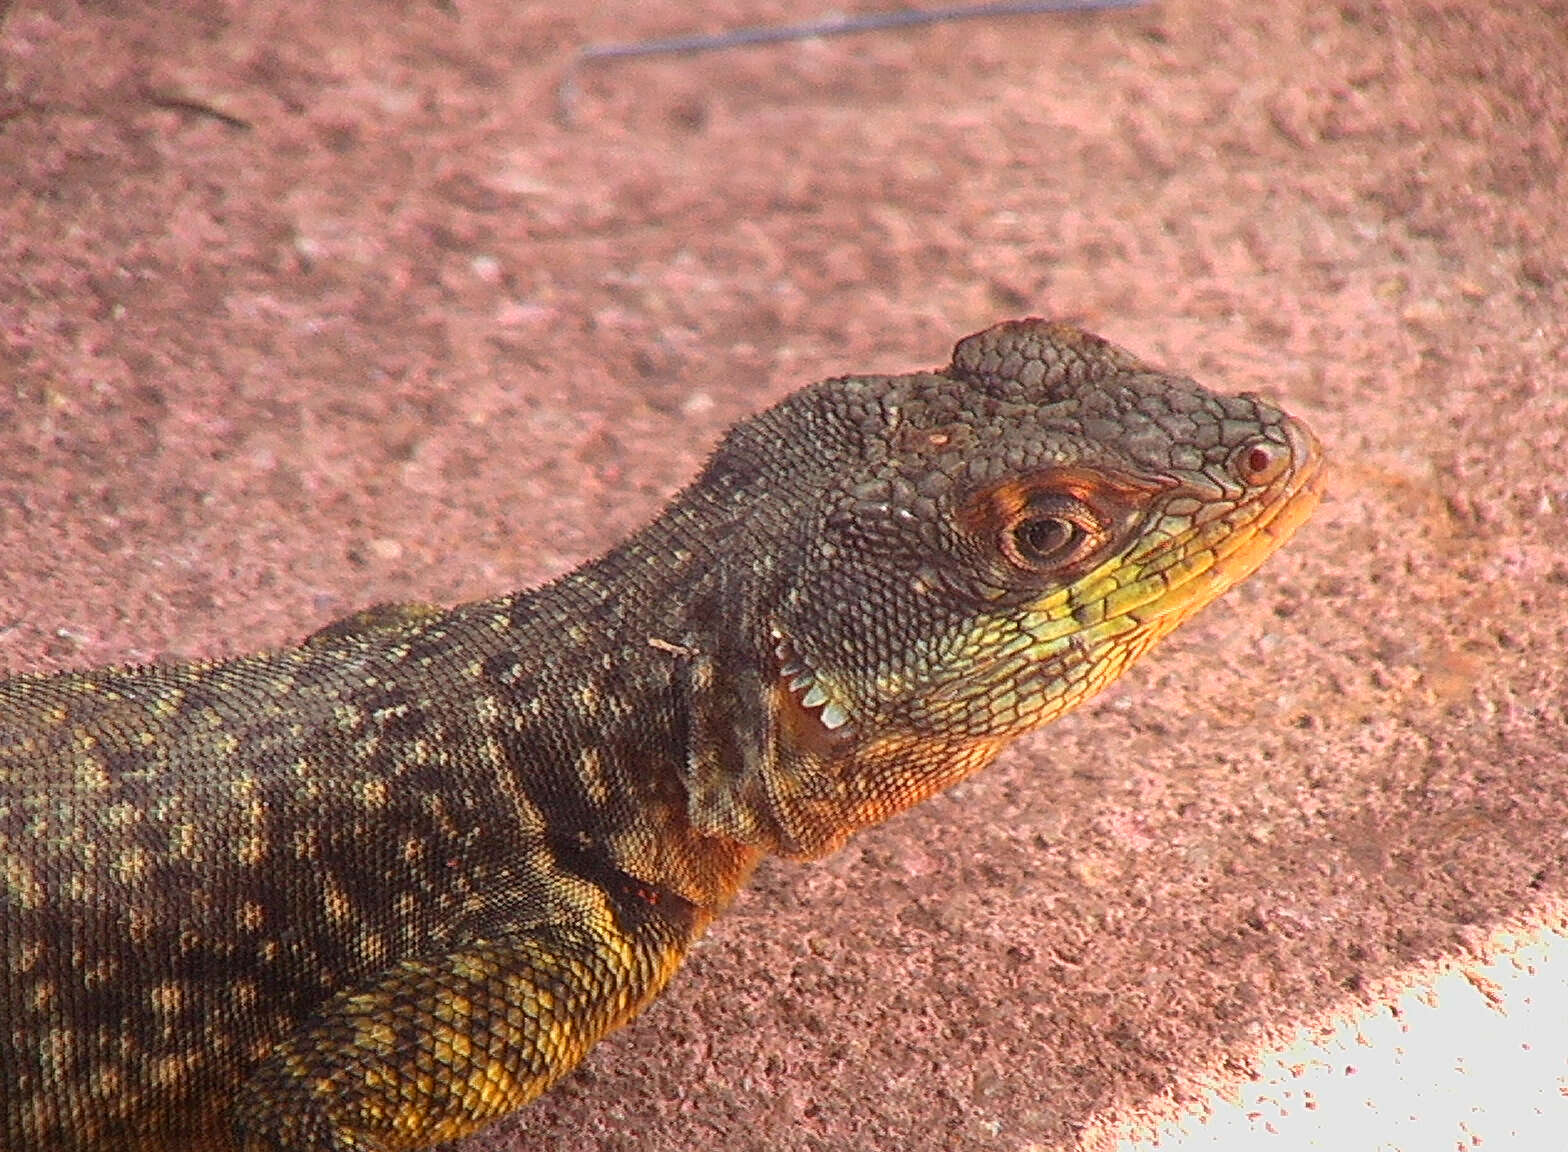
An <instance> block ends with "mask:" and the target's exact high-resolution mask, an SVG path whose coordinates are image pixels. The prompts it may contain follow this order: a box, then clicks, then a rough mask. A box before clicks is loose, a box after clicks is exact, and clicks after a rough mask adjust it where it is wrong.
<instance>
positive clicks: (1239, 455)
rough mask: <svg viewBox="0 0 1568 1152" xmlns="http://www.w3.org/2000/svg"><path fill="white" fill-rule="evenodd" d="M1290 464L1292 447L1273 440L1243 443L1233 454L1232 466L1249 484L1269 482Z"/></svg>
mask: <svg viewBox="0 0 1568 1152" xmlns="http://www.w3.org/2000/svg"><path fill="white" fill-rule="evenodd" d="M1289 464H1290V449H1289V448H1288V447H1286V446H1285V445H1284V444H1276V443H1274V442H1273V441H1271V440H1254V441H1253V442H1252V443H1250V444H1243V445H1242V446H1241V447H1240V448H1238V449H1237V450H1236V452H1235V454H1234V455H1233V456H1231V468H1232V470H1233V471H1234V472H1235V473H1236V476H1237V478H1238V479H1240V480H1242V481H1244V482H1245V483H1247V484H1255V485H1256V484H1268V483H1270V482H1272V481H1274V480H1275V479H1277V478H1278V477H1279V474H1280V473H1281V472H1283V471H1285V469H1286V467H1288V466H1289Z"/></svg>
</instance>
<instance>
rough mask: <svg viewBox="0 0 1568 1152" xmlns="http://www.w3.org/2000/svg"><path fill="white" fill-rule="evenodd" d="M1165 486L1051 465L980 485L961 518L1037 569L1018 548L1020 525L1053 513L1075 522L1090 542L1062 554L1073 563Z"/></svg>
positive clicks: (968, 527)
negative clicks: (1051, 466)
mask: <svg viewBox="0 0 1568 1152" xmlns="http://www.w3.org/2000/svg"><path fill="white" fill-rule="evenodd" d="M1166 487H1168V484H1165V483H1161V482H1159V481H1151V480H1148V479H1144V478H1142V477H1135V476H1129V475H1124V474H1117V473H1111V472H1106V471H1097V470H1090V469H1087V468H1070V467H1069V468H1049V469H1043V470H1041V471H1039V472H1036V473H1034V474H1033V475H1030V476H1026V477H1023V478H1019V479H1012V480H1005V481H1003V482H1002V483H1000V484H994V485H991V486H990V487H987V488H982V489H981V490H980V491H978V492H976V493H975V494H974V495H973V496H971V497H970V498H969V499H968V500H966V501H965V502H964V504H963V506H962V507H961V508H960V510H959V521H960V523H961V524H962V525H963V527H964V528H965V530H967V531H969V532H971V533H973V534H974V535H975V536H977V537H979V538H981V539H985V540H991V541H995V542H999V544H1000V547H1001V550H1002V552H1003V553H1004V555H1006V556H1007V558H1008V560H1009V561H1010V562H1012V563H1014V564H1017V565H1019V566H1020V567H1023V568H1027V569H1036V568H1038V567H1039V565H1038V564H1037V563H1035V562H1032V561H1031V560H1029V559H1028V558H1027V557H1025V556H1024V555H1023V554H1022V552H1021V550H1020V548H1019V543H1018V541H1017V540H1016V539H1015V538H1014V533H1016V532H1017V531H1018V530H1019V529H1020V528H1021V527H1023V526H1024V525H1027V524H1028V523H1029V522H1031V521H1034V520H1042V519H1052V520H1059V521H1062V522H1063V523H1064V524H1067V525H1071V526H1073V527H1076V528H1077V529H1078V530H1079V531H1080V532H1081V533H1082V534H1083V543H1085V544H1088V545H1089V547H1088V548H1079V549H1076V550H1074V551H1073V552H1072V553H1071V554H1070V555H1069V556H1066V557H1064V559H1065V561H1066V562H1068V563H1071V562H1073V561H1074V560H1076V559H1079V558H1081V557H1082V556H1083V555H1084V554H1086V552H1089V551H1094V550H1096V549H1097V546H1098V545H1099V544H1101V543H1103V542H1104V541H1105V539H1106V538H1107V537H1108V536H1110V535H1112V534H1114V532H1115V531H1116V529H1117V527H1118V526H1119V525H1122V524H1126V523H1128V522H1129V521H1130V520H1131V519H1132V518H1133V516H1134V514H1135V513H1137V512H1138V511H1139V510H1141V509H1142V508H1143V506H1144V505H1145V504H1147V503H1148V501H1149V500H1150V499H1151V498H1152V497H1153V496H1155V495H1156V494H1157V493H1159V492H1160V491H1162V490H1164V489H1165V488H1166ZM1048 566H1049V567H1057V566H1058V564H1055V563H1053V564H1050V565H1048Z"/></svg>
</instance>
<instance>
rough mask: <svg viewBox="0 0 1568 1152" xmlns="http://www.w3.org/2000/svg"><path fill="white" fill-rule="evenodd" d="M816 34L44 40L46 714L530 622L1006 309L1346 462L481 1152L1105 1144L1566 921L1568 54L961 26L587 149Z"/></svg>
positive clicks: (1420, 14)
mask: <svg viewBox="0 0 1568 1152" xmlns="http://www.w3.org/2000/svg"><path fill="white" fill-rule="evenodd" d="M878 6H886V5H881V4H880V3H875V2H872V0H867V2H866V3H854V4H850V5H847V7H849V8H851V9H862V8H871V7H878ZM827 7H834V5H820V6H819V5H814V4H808V3H800V2H797V3H782V2H768V0H758V2H756V3H746V4H743V3H741V2H740V0H709V2H707V3H703V4H691V3H684V2H683V3H676V2H675V0H655V2H642V3H636V4H632V3H620V2H617V3H606V4H603V5H597V6H593V5H568V4H560V3H540V4H526V5H524V4H513V3H503V2H501V0H455V2H450V3H443V4H437V3H415V2H413V0H409V2H406V3H401V4H399V3H391V2H386V3H377V4H361V5H347V4H345V5H325V4H306V3H304V2H303V0H254V2H248V3H243V4H241V3H235V2H229V3H218V2H216V0H209V2H208V3H203V4H193V3H183V4H152V3H140V2H136V0H124V2H119V3H98V4H86V3H81V4H70V3H65V2H48V0H20V2H19V3H16V4H14V5H13V6H12V7H11V9H10V11H9V12H8V13H7V14H6V15H5V16H4V24H3V26H0V83H3V90H0V384H3V387H0V572H3V577H0V667H5V668H9V669H23V668H51V667H65V666H70V665H80V664H85V663H96V662H103V661H110V660H144V659H149V658H160V657H166V656H190V655H196V654H204V655H205V654H215V653H223V652H233V651H237V650H240V649H245V648H252V647H257V646H261V645H268V644H279V643H285V642H288V641H290V640H293V639H296V638H298V637H300V636H301V635H303V634H304V633H306V632H307V631H309V630H311V629H312V628H314V627H316V626H318V625H320V624H321V623H322V622H324V621H326V620H328V619H330V618H331V617H333V616H334V615H337V614H340V613H342V612H344V611H346V610H348V609H350V608H353V607H356V606H359V605H363V604H366V603H370V602H374V601H378V600H389V599H408V598H420V599H444V600H456V599H461V598H471V597H477V596H481V595H486V594H490V593H493V592H497V591H500V590H502V589H505V588H509V587H512V586H516V585H520V584H524V583H529V582H534V581H538V580H541V579H543V578H545V577H548V576H550V575H551V574H553V573H557V572H559V571H561V570H562V569H563V568H565V567H567V566H568V565H570V564H572V563H573V562H575V561H576V560H578V559H580V558H582V557H584V556H586V555H589V554H591V553H592V552H594V551H596V550H597V549H599V548H601V547H603V546H604V545H606V544H608V543H609V542H610V541H612V540H614V539H615V538H616V537H618V536H619V535H621V534H622V533H624V532H625V531H627V530H628V529H630V528H632V527H634V526H635V525H637V524H638V523H640V522H641V521H642V520H644V519H645V518H646V517H647V516H649V515H650V513H651V512H652V511H653V510H654V508H655V507H656V506H657V504H658V503H659V501H660V500H661V499H662V498H663V497H664V496H665V495H666V494H668V493H669V492H670V491H671V490H672V489H673V488H674V487H675V486H676V485H677V484H678V483H680V482H681V481H682V480H684V479H685V478H686V477H688V476H689V475H690V474H691V473H692V472H693V471H694V470H695V468H696V467H697V466H698V464H699V462H700V461H701V459H702V457H703V454H704V452H705V451H706V449H707V447H708V446H709V445H710V444H711V442H712V441H713V439H714V437H715V435H716V434H717V433H718V431H719V430H720V429H721V428H722V427H723V426H725V425H726V424H728V423H729V422H730V421H732V420H733V419H735V418H736V417H738V416H740V415H742V414H743V413H746V412H749V411H752V410H754V409H756V408H757V407H760V406H761V405H763V404H764V403H766V402H768V401H770V400H772V399H774V398H776V397H778V396H780V395H781V394H783V393H784V392H786V391H788V390H789V389H791V388H792V387H794V386H796V385H799V384H801V383H804V382H807V381H810V380H812V379H815V378H818V377H821V376H823V375H827V374H831V373H835V372H840V371H847V370H864V371H871V370H906V369H910V368H913V367H920V366H929V365H934V364H939V363H943V362H945V359H946V355H947V352H948V349H949V346H950V344H951V341H952V340H953V339H954V338H955V337H957V336H959V335H962V334H964V333H967V332H969V331H971V330H973V329H976V328H979V327H981V326H984V325H985V324H987V323H989V322H991V321H993V320H996V319H998V318H1001V317H1004V316H1009V315H1018V314H1025V313H1044V314H1053V315H1057V316H1061V317H1065V318H1070V319H1075V320H1078V321H1080V322H1083V323H1085V324H1087V325H1088V326H1090V327H1092V328H1094V329H1097V330H1099V331H1100V332H1102V333H1103V334H1105V335H1107V336H1109V337H1111V338H1113V339H1115V340H1117V341H1119V342H1121V343H1124V344H1126V345H1127V346H1129V347H1131V348H1133V349H1135V350H1137V351H1139V352H1141V353H1143V354H1145V355H1146V356H1148V357H1150V358H1153V359H1155V360H1158V361H1161V362H1164V363H1166V364H1169V365H1172V366H1176V367H1179V368H1181V369H1183V370H1186V371H1188V372H1191V373H1192V374H1194V375H1197V376H1199V377H1200V378H1202V379H1205V380H1207V381H1208V382H1210V383H1214V384H1221V385H1224V386H1227V387H1230V388H1235V389H1242V388H1250V389H1259V390H1263V391H1266V392H1269V393H1272V394H1274V395H1276V396H1277V397H1279V398H1281V399H1282V400H1284V401H1285V402H1286V403H1287V404H1288V406H1289V407H1291V408H1292V409H1293V410H1295V411H1298V412H1299V413H1301V414H1302V415H1304V416H1305V417H1306V418H1308V419H1309V420H1310V422H1311V423H1312V424H1313V425H1314V427H1315V428H1316V429H1317V430H1318V431H1319V433H1320V434H1321V435H1322V437H1323V438H1324V440H1325V441H1326V442H1327V443H1328V445H1329V446H1330V448H1331V451H1332V452H1333V455H1334V459H1335V469H1336V476H1335V481H1334V485H1333V489H1332V491H1331V493H1330V495H1329V497H1328V499H1327V501H1326V503H1325V505H1324V507H1323V509H1322V511H1321V513H1320V514H1319V516H1318V517H1317V518H1316V520H1314V521H1313V522H1312V523H1311V524H1310V525H1308V527H1307V528H1306V529H1305V530H1304V531H1303V532H1302V534H1301V536H1300V537H1299V538H1298V540H1297V542H1296V543H1295V544H1293V545H1292V546H1291V548H1289V549H1288V550H1287V552H1286V553H1284V554H1282V555H1281V556H1280V557H1278V558H1276V559H1275V560H1274V561H1273V562H1271V563H1270V564H1269V565H1268V566H1267V568H1266V569H1265V570H1264V571H1263V572H1262V573H1261V574H1260V575H1259V576H1258V577H1257V578H1256V579H1255V580H1253V581H1252V582H1251V583H1249V584H1248V585H1246V586H1245V587H1244V588H1242V589H1240V590H1239V591H1238V592H1237V593H1236V594H1234V595H1232V596H1231V597H1229V598H1228V599H1227V600H1226V601H1225V602H1223V603H1222V604H1220V605H1218V606H1217V607H1216V608H1214V609H1212V610H1210V611H1209V612H1208V613H1207V614H1206V615H1205V616H1203V617H1202V618H1200V619H1199V620H1198V621H1197V622H1195V623H1194V624H1193V625H1191V626H1189V627H1188V628H1187V629H1186V630H1185V631H1184V632H1182V633H1180V634H1179V635H1178V637H1177V638H1175V639H1174V640H1173V641H1171V642H1169V643H1167V644H1166V646H1165V647H1164V648H1163V650H1162V651H1161V652H1159V653H1158V654H1157V655H1156V656H1155V657H1154V658H1151V659H1150V660H1149V661H1148V662H1147V663H1145V664H1144V665H1143V666H1142V667H1140V668H1139V669H1137V670H1135V671H1134V672H1133V673H1132V674H1130V675H1129V676H1128V677H1126V679H1125V680H1124V681H1123V682H1122V684H1121V685H1119V686H1118V687H1117V688H1116V689H1114V690H1113V691H1112V692H1111V693H1109V694H1107V695H1106V696H1105V697H1104V698H1102V699H1101V700H1100V701H1098V702H1096V703H1095V704H1092V705H1090V706H1088V707H1086V708H1085V709H1083V710H1082V711H1081V712H1080V713H1079V714H1077V715H1075V716H1073V717H1070V718H1068V719H1067V720H1065V721H1063V722H1061V723H1059V724H1057V725H1056V726H1055V727H1054V728H1052V729H1051V730H1050V731H1049V732H1048V733H1047V734H1045V735H1043V736H1042V737H1040V738H1037V739H1034V740H1032V741H1029V742H1027V743H1025V744H1024V745H1022V746H1021V747H1020V748H1019V749H1018V750H1016V751H1015V752H1014V753H1013V754H1011V755H1009V756H1008V757H1007V758H1006V759H1005V760H1004V761H1003V762H1002V763H1000V764H999V765H998V766H997V767H996V768H994V769H993V770H991V771H990V772H989V773H987V774H985V775H983V776H981V777H979V778H977V779H975V780H974V781H972V782H971V783H969V784H967V785H965V786H964V787H962V788H960V789H959V790H957V791H955V792H954V793H953V794H951V795H949V796H947V797H945V798H943V799H941V800H939V801H937V802H934V803H932V804H930V805H928V806H926V807H925V808H923V809H921V810H919V811H917V812H914V813H911V814H909V815H907V816H905V817H903V818H901V819H899V820H897V821H895V822H893V823H892V824H891V825H889V826H888V827H886V828H883V829H880V830H878V831H876V832H874V833H872V834H869V835H866V836H863V837H861V838H860V839H859V840H857V841H856V842H855V843H854V844H852V845H851V846H850V847H849V848H848V849H847V850H846V851H844V852H843V853H842V854H840V855H839V856H837V857H835V858H833V859H831V860H830V861H828V862H826V863H824V864H821V865H816V866H810V867H806V866H793V865H777V866H770V867H767V868H765V869H764V870H763V871H762V873H761V875H760V877H759V880H758V883H757V884H756V886H755V888H754V890H753V891H752V892H751V893H750V894H748V895H747V896H746V897H745V898H743V900H742V901H741V902H740V904H739V906H738V907H737V908H736V909H735V911H734V913H733V914H732V915H731V916H730V917H729V918H728V919H726V920H724V921H721V923H720V924H719V925H718V927H717V928H716V930H715V931H714V932H713V934H712V936H711V937H710V940H709V942H708V943H707V944H706V945H705V946H704V947H702V948H701V950H700V951H699V952H698V953H697V954H696V956H695V957H694V958H693V960H692V962H691V964H690V966H689V967H688V969H687V971H686V972H685V974H684V976H683V977H682V978H681V979H680V980H679V981H678V982H677V985H676V987H675V988H674V989H673V991H672V992H671V993H670V994H669V995H668V996H667V997H665V998H664V999H663V1000H662V1001H661V1002H660V1003H659V1004H658V1005H657V1006H656V1007H655V1008H654V1009H653V1010H652V1011H650V1012H649V1013H648V1015H647V1016H646V1017H645V1018H644V1020H643V1021H641V1022H640V1023H639V1024H637V1025H636V1026H634V1027H632V1028H631V1029H629V1030H627V1031H626V1032H624V1033H622V1034H620V1035H619V1036H617V1037H615V1038H614V1039H612V1040H610V1041H609V1042H607V1043H606V1044H604V1045H603V1046H602V1047H601V1048H599V1049H598V1051H597V1053H596V1054H595V1055H594V1056H593V1058H592V1059H591V1060H590V1061H589V1063H588V1065H587V1066H586V1068H585V1069H584V1070H583V1071H582V1072H581V1073H580V1074H579V1075H577V1076H576V1077H574V1078H573V1079H571V1080H570V1081H569V1082H568V1083H567V1084H566V1085H565V1086H564V1087H563V1088H562V1089H561V1090H560V1091H558V1092H557V1093H555V1094H554V1095H553V1096H551V1097H550V1098H548V1099H547V1100H546V1101H545V1102H543V1103H542V1104H541V1105H539V1106H538V1107H536V1108H534V1109H533V1110H532V1111H531V1112H529V1113H528V1114H527V1115H526V1116H525V1117H523V1118H520V1119H517V1120H514V1121H512V1122H508V1123H506V1124H504V1125H502V1126H501V1127H499V1128H498V1129H496V1130H494V1132H493V1133H491V1134H487V1135H486V1136H485V1137H483V1138H481V1139H478V1140H476V1141H474V1142H473V1143H472V1145H471V1146H472V1147H473V1148H474V1149H476V1150H478V1149H492V1150H495V1152H500V1150H503V1149H522V1148H534V1147H549V1148H557V1149H561V1150H562V1152H582V1150H587V1149H606V1150H608V1149H668V1150H673V1149H685V1148H689V1147H698V1146H709V1147H712V1146H717V1147H724V1148H729V1149H786V1150H794V1149H802V1150H804V1149H839V1148H847V1147H865V1148H886V1149H893V1148H900V1149H906V1148H907V1149H913V1150H916V1152H920V1150H928V1149H939V1148H940V1149H1009V1150H1020V1152H1021V1150H1025V1149H1040V1150H1044V1149H1070V1148H1073V1147H1074V1146H1075V1145H1077V1144H1078V1143H1079V1141H1080V1136H1081V1134H1082V1133H1083V1132H1084V1130H1085V1127H1086V1126H1088V1128H1089V1130H1090V1131H1091V1132H1092V1131H1099V1130H1100V1127H1099V1126H1100V1125H1101V1124H1102V1123H1103V1121H1104V1118H1105V1117H1108V1116H1109V1117H1116V1116H1126V1115H1132V1114H1136V1113H1137V1112H1138V1111H1139V1110H1141V1109H1144V1108H1147V1107H1148V1106H1150V1105H1151V1103H1152V1102H1153V1101H1155V1100H1157V1099H1158V1098H1160V1097H1161V1096H1162V1095H1166V1094H1169V1095H1173V1096H1174V1097H1175V1098H1177V1099H1181V1098H1183V1097H1184V1096H1187V1095H1190V1094H1191V1093H1192V1092H1194V1091H1196V1090H1197V1088H1198V1087H1199V1086H1201V1085H1202V1084H1204V1083H1206V1082H1208V1081H1209V1080H1210V1079H1212V1078H1213V1076H1215V1075H1217V1074H1218V1075H1223V1074H1226V1073H1227V1072H1230V1073H1235V1074H1242V1073H1245V1072H1246V1070H1247V1069H1248V1067H1249V1061H1250V1060H1251V1058H1252V1057H1251V1055H1250V1053H1252V1052H1253V1050H1254V1048H1255V1046H1256V1045H1257V1044H1258V1043H1259V1042H1261V1041H1262V1040H1264V1039H1266V1038H1268V1037H1271V1036H1276V1035H1281V1034H1284V1032H1285V1031H1287V1030H1288V1029H1290V1028H1291V1027H1293V1026H1294V1025H1295V1024H1296V1023H1298V1022H1300V1021H1302V1020H1304V1019H1307V1018H1310V1017H1312V1016H1313V1015H1314V1014H1316V1013H1320V1012H1323V1011H1326V1010H1329V1009H1335V1008H1343V1007H1346V1006H1351V1005H1354V1004H1355V1003H1357V1002H1358V1001H1360V1000H1363V999H1366V998H1369V997H1373V996H1376V995H1382V994H1383V992H1382V991H1381V990H1383V989H1386V988H1387V987H1389V985H1390V982H1395V983H1397V981H1398V980H1399V979H1400V977H1401V974H1402V973H1405V972H1407V971H1410V970H1413V969H1414V968H1416V967H1419V966H1421V965H1425V964H1429V963H1431V962H1434V961H1439V960H1442V959H1445V958H1454V957H1462V956H1464V955H1465V954H1466V952H1467V950H1470V949H1473V948H1475V947H1477V946H1478V945H1479V944H1480V943H1481V942H1482V941H1483V940H1484V939H1485V938H1486V936H1487V935H1488V933H1489V932H1491V931H1492V930H1493V929H1494V928H1496V927H1497V926H1498V925H1500V924H1504V923H1514V922H1520V921H1522V922H1529V921H1530V920H1531V919H1532V918H1534V917H1542V916H1545V914H1546V910H1547V909H1548V908H1549V906H1550V905H1551V902H1552V901H1554V900H1561V899H1562V898H1563V897H1564V896H1565V894H1568V841H1565V833H1564V829H1565V828H1568V717H1565V714H1564V708H1565V703H1564V702H1565V698H1568V675H1565V672H1564V660H1563V653H1564V651H1565V649H1568V469H1565V468H1564V465H1563V461H1564V460H1565V459H1568V367H1565V360H1568V239H1565V238H1568V176H1565V172H1568V155H1565V144H1564V139H1565V135H1568V9H1565V7H1564V5H1562V4H1539V3H1537V4H1527V3H1519V4H1508V5H1501V4H1499V5H1484V4H1479V3H1477V4H1470V3H1441V2H1435V0H1434V2H1416V0H1382V2H1374V0H1344V2H1340V3H1331V2H1330V3H1325V2H1323V0H1285V2H1281V3H1267V4H1264V3H1253V4H1248V3H1244V2H1242V0H1215V2H1212V3H1204V4H1188V3H1175V2H1172V3H1166V4H1161V5H1157V6H1155V7H1152V8H1150V9H1146V10H1143V11H1139V12H1129V13H1121V14H1116V15H1109V16H1103V17H1092V18H1091V17H1073V18H1030V19H1019V20H1012V21H994V22H982V23H970V24H964V25H958V26H952V27H946V28H941V29H936V30H929V31H920V32H907V33H887V34H880V35H873V36H865V37H860V38H855V39H842V40H833V41H821V42H812V43H804V44H796V45H789V46H783V47H778V48H771V49H763V50H751V51H743V52H734V53H729V54H725V55H722V56H707V57H702V58H700V59H686V60H660V61H650V62H645V63H631V64H624V65H619V66H615V67H613V68H612V67H605V68H598V69H592V70H589V71H588V72H587V73H586V74H585V75H584V76H583V78H582V80H583V96H582V100H581V103H580V106H579V115H580V122H579V124H578V126H577V127H576V128H575V130H568V129H566V128H564V127H562V126H561V125H560V124H558V123H557V122H556V121H555V119H554V113H555V108H554V85H555V83H556V81H557V79H558V78H559V76H560V74H561V71H562V68H563V66H564V64H565V62H566V61H567V59H568V58H569V55H570V53H571V52H572V51H574V50H575V49H576V48H577V47H578V46H580V45H582V44H584V43H586V42H588V41H592V40H603V39H622V38H626V37H629V36H634V35H656V34H667V33H671V32H677V31H685V30H689V29H691V28H693V27H698V28H704V29H716V28H720V27H727V26H734V25H737V24H742V23H751V22H757V21H762V20H770V19H799V18H802V17H805V16H810V15H817V14H820V12H821V11H822V10H823V9H824V8H827ZM837 7H845V6H844V5H838V6H837Z"/></svg>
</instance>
